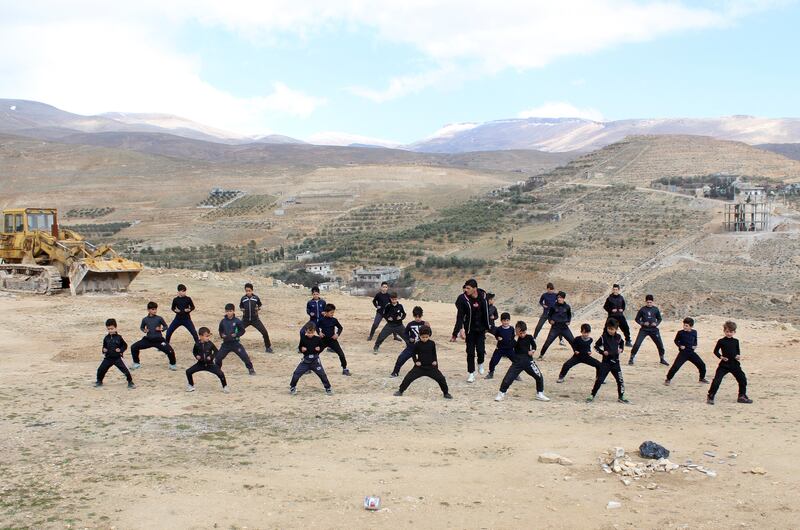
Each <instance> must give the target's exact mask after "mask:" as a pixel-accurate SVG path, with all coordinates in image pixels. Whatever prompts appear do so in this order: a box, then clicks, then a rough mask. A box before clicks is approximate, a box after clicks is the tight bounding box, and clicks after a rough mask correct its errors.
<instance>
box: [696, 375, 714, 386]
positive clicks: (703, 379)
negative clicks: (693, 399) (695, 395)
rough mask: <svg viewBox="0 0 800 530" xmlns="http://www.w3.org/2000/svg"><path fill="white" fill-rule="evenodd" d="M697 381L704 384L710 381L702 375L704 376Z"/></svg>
mask: <svg viewBox="0 0 800 530" xmlns="http://www.w3.org/2000/svg"><path fill="white" fill-rule="evenodd" d="M697 382H698V383H702V384H704V385H707V384H708V383H710V382H711V381H709V380H708V379H706V378H705V377H704V378H702V379H700V380H698V381H697Z"/></svg>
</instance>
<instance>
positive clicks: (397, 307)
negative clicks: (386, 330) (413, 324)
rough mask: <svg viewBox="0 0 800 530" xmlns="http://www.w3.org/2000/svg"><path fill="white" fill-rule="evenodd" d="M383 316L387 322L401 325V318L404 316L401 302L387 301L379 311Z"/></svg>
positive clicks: (404, 312)
mask: <svg viewBox="0 0 800 530" xmlns="http://www.w3.org/2000/svg"><path fill="white" fill-rule="evenodd" d="M381 314H382V315H383V318H385V319H386V322H388V323H389V324H394V325H401V326H402V325H403V320H405V318H406V310H405V309H403V304H401V303H400V302H397V304H394V305H393V304H392V303H391V302H389V303H388V304H387V305H386V306H384V308H383V310H382V311H381Z"/></svg>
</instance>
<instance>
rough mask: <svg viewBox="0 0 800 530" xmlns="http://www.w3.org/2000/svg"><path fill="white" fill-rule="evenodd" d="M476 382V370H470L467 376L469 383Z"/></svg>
mask: <svg viewBox="0 0 800 530" xmlns="http://www.w3.org/2000/svg"><path fill="white" fill-rule="evenodd" d="M474 382H475V372H470V374H469V375H468V376H467V383H474Z"/></svg>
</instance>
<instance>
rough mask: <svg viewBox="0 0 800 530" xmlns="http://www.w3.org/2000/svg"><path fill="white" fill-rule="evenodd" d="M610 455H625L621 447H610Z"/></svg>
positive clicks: (616, 456)
mask: <svg viewBox="0 0 800 530" xmlns="http://www.w3.org/2000/svg"><path fill="white" fill-rule="evenodd" d="M611 455H612V456H613V457H614V458H622V457H623V456H625V449H624V448H622V447H612V448H611Z"/></svg>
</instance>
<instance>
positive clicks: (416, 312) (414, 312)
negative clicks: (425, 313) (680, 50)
mask: <svg viewBox="0 0 800 530" xmlns="http://www.w3.org/2000/svg"><path fill="white" fill-rule="evenodd" d="M411 314H412V315H413V316H415V317H422V308H421V307H420V306H414V309H412V310H411Z"/></svg>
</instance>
